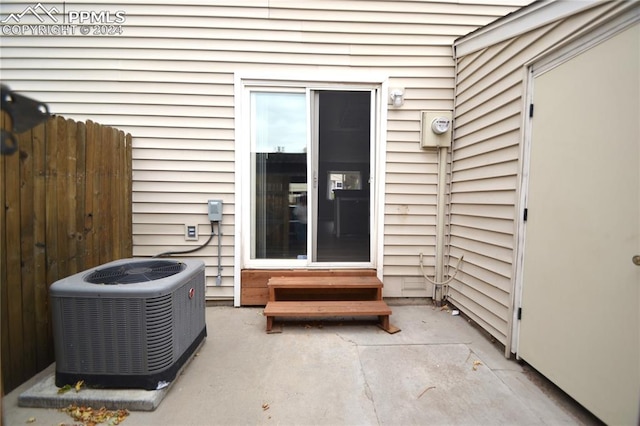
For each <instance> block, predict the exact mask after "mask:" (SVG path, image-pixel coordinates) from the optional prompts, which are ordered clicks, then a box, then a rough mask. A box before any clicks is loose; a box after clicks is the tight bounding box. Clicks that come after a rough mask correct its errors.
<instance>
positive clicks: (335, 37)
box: [0, 0, 528, 299]
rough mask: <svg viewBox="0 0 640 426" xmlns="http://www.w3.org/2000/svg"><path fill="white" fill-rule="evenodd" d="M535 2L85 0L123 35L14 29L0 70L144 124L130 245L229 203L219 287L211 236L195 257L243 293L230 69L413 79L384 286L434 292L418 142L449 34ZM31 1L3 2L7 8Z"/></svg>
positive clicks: (87, 112) (395, 173)
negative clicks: (213, 203)
mask: <svg viewBox="0 0 640 426" xmlns="http://www.w3.org/2000/svg"><path fill="white" fill-rule="evenodd" d="M483 3H484V4H483ZM525 3H528V2H527V1H524V0H513V1H507V2H505V1H503V0H500V1H498V0H496V1H495V4H494V2H493V1H491V0H487V1H486V2H477V1H474V2H470V3H469V4H459V2H458V1H438V2H426V1H295V2H294V1H273V0H270V1H266V0H264V1H226V2H224V1H214V2H211V1H190V2H189V3H188V4H179V3H175V2H168V1H160V0H158V1H146V0H145V1H139V2H136V3H135V4H130V3H128V2H125V1H117V2H110V3H102V2H98V3H91V4H90V5H82V9H91V10H94V11H100V10H109V11H112V12H113V11H116V10H122V11H124V12H125V13H126V21H125V22H124V24H123V27H122V28H123V34H122V35H119V36H112V37H100V36H86V37H84V36H80V35H75V36H70V37H14V36H3V37H2V64H1V65H0V66H1V71H2V80H3V83H5V84H8V85H9V86H10V87H11V88H12V89H13V90H16V91H19V92H22V93H25V94H27V95H29V96H33V97H34V98H36V99H38V100H41V101H43V102H46V103H48V104H49V106H50V109H51V111H52V112H54V113H56V114H59V115H64V116H66V117H69V118H73V119H75V120H84V119H91V120H93V121H96V122H99V123H102V124H106V125H112V126H115V127H118V128H120V129H122V130H124V131H126V132H129V133H131V134H132V135H133V179H134V182H133V191H134V193H133V203H134V204H133V233H134V235H133V243H134V255H135V256H152V255H154V254H157V253H159V252H162V251H165V250H181V249H190V248H193V247H195V244H194V243H193V242H189V241H185V240H184V225H185V224H197V225H198V226H199V232H200V242H204V241H205V236H206V234H207V233H208V232H209V223H208V221H207V217H206V201H207V200H208V199H210V198H211V199H213V198H215V199H217V198H219V199H222V200H223V201H224V209H223V212H224V217H223V225H222V232H223V237H222V265H223V268H224V269H223V279H222V285H221V286H218V287H217V286H215V277H216V274H217V258H216V257H215V256H216V255H217V245H216V244H215V240H214V242H213V243H214V244H213V245H211V246H209V247H207V248H206V249H204V250H203V251H200V252H196V253H193V254H191V255H189V256H193V257H199V258H202V259H203V260H204V261H205V263H206V265H207V269H206V272H207V297H208V298H209V299H227V298H232V297H233V283H234V274H238V273H239V271H235V270H234V252H235V247H234V229H235V226H234V220H235V217H234V216H235V212H236V209H237V207H236V206H234V200H235V191H236V189H237V187H236V182H237V181H238V178H239V177H238V176H236V174H235V170H236V167H235V136H236V127H237V126H238V125H239V123H235V120H234V117H235V115H234V75H235V74H236V73H242V74H244V75H247V74H249V73H257V74H259V73H264V72H268V73H271V74H274V73H278V72H282V73H286V74H289V75H290V74H292V73H295V74H298V75H304V74H314V75H319V74H331V73H339V72H342V71H351V72H353V71H354V70H356V71H357V70H359V71H362V72H363V75H364V74H365V73H367V74H368V73H372V74H376V75H387V76H388V77H389V87H403V88H405V90H406V102H405V105H404V106H403V107H402V108H400V109H397V110H394V109H392V110H390V111H389V113H388V123H386V129H387V133H386V139H387V145H386V146H387V153H386V161H387V163H386V176H385V179H386V190H385V192H386V204H385V207H384V234H385V235H384V237H382V236H381V239H382V240H383V241H384V253H385V257H384V261H383V267H384V274H385V292H386V294H385V295H386V296H403V295H410V296H414V295H417V296H424V295H430V293H428V292H427V291H426V290H425V289H424V286H422V288H420V289H418V290H416V282H422V281H421V274H420V271H419V268H418V265H417V259H418V254H419V253H420V252H424V254H425V264H426V265H427V268H426V269H427V272H428V273H429V274H433V263H434V245H435V222H436V221H435V211H436V209H435V205H436V199H435V198H436V196H435V194H436V173H437V167H436V162H437V159H436V155H435V154H434V153H428V152H425V151H422V150H420V148H419V143H418V141H419V135H420V123H419V119H420V113H419V111H420V110H424V109H451V108H452V107H453V90H454V63H453V61H452V58H451V45H452V43H453V41H454V40H455V39H456V38H457V37H459V36H461V35H464V34H467V33H469V32H470V31H473V30H475V29H476V28H478V27H480V26H482V25H485V24H487V23H489V22H491V21H493V20H494V19H496V18H498V17H500V16H502V15H505V14H507V13H509V12H512V11H513V10H515V9H516V8H517V7H518V6H521V5H524V4H525ZM44 4H45V5H48V4H49V3H47V2H44ZM30 5H33V3H29V2H13V1H3V2H2V5H1V6H0V7H1V11H2V18H4V17H5V16H6V14H7V13H10V12H20V11H22V10H24V9H25V8H26V7H27V6H30ZM56 5H57V6H59V5H60V4H59V3H56ZM66 8H67V10H70V9H74V8H78V9H79V8H80V6H79V5H74V4H71V3H67V4H66ZM404 282H408V283H409V285H408V287H407V288H409V291H403V286H404V284H403V283H404ZM419 287H420V286H419Z"/></svg>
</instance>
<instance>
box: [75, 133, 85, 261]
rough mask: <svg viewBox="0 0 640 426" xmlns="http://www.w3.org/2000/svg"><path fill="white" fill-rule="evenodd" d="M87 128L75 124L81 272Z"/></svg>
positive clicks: (78, 250) (77, 236)
mask: <svg viewBox="0 0 640 426" xmlns="http://www.w3.org/2000/svg"><path fill="white" fill-rule="evenodd" d="M86 132H87V126H86V125H85V124H84V123H77V127H76V142H77V147H76V185H77V188H76V215H75V234H74V238H75V240H76V247H77V253H78V262H77V269H78V271H82V270H84V269H85V264H86V256H87V241H86V240H87V239H86V227H85V208H86V185H87V174H86V161H87V157H86V155H87V147H86V143H87V138H86Z"/></svg>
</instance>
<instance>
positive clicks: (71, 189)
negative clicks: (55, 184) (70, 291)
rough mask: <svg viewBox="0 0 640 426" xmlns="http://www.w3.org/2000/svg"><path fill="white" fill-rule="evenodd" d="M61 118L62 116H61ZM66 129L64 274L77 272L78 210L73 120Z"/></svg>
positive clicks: (75, 145) (75, 135) (76, 144)
mask: <svg viewBox="0 0 640 426" xmlns="http://www.w3.org/2000/svg"><path fill="white" fill-rule="evenodd" d="M61 118H62V117H61ZM66 123H67V129H66V138H67V140H66V146H67V158H66V161H65V163H66V172H67V173H66V174H65V179H64V186H65V187H66V188H67V190H66V192H65V198H66V203H64V204H65V205H66V210H67V211H66V214H65V216H64V218H65V222H66V225H65V234H66V235H65V238H66V243H67V244H66V245H67V248H68V249H67V250H68V253H67V259H68V261H67V267H66V269H65V275H71V274H75V273H76V272H78V261H79V258H78V244H77V240H76V238H75V232H76V214H77V211H78V206H77V197H76V195H77V190H78V180H77V176H78V175H77V172H78V170H77V167H78V165H77V162H78V138H77V132H78V125H77V123H76V122H75V121H73V120H67V121H66Z"/></svg>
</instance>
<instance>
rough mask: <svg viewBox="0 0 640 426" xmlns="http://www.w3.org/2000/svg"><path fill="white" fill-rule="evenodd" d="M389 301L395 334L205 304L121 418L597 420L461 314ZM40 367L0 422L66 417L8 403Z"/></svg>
mask: <svg viewBox="0 0 640 426" xmlns="http://www.w3.org/2000/svg"><path fill="white" fill-rule="evenodd" d="M392 309H393V315H392V316H391V320H392V322H393V323H394V324H395V325H397V326H398V327H400V328H401V329H402V331H401V332H400V333H396V334H388V333H386V332H384V331H383V330H381V329H379V328H378V327H377V326H376V325H375V321H372V322H362V321H358V322H353V321H322V322H318V321H302V322H284V323H283V332H282V333H280V334H267V333H265V318H264V317H263V315H262V309H260V308H232V307H229V306H215V307H208V308H207V310H206V315H207V331H208V337H207V340H206V342H205V343H204V345H203V346H202V347H201V348H200V350H199V351H198V353H197V356H196V357H195V358H194V359H193V360H192V361H191V363H190V364H189V365H187V366H186V368H185V369H184V371H183V372H182V374H181V375H180V376H179V377H178V378H177V379H176V380H175V381H174V382H173V383H172V386H171V388H170V389H168V390H167V393H166V395H164V399H163V400H162V402H161V403H160V404H159V406H158V407H157V408H156V409H155V411H132V412H131V413H130V415H129V416H128V417H127V418H126V420H125V421H124V423H123V424H124V425H129V426H135V425H256V424H264V425H270V424H273V425H276V424H277V425H412V424H438V425H446V424H452V425H453V424H455V425H460V424H470V425H471V424H474V425H477V424H483V425H494V424H495V425H500V424H519V425H520V424H531V425H533V424H539V425H544V424H549V425H557V424H582V425H589V424H598V421H597V420H596V419H594V418H593V416H591V415H590V414H589V413H588V412H586V411H585V410H584V409H583V408H582V407H580V406H579V405H577V404H576V403H575V402H573V401H572V400H571V399H569V398H568V397H567V396H566V395H564V394H563V393H562V392H560V391H558V390H557V389H556V388H555V387H554V386H552V385H549V384H548V382H546V381H545V379H544V378H541V377H540V376H539V375H537V373H535V372H534V371H532V370H531V369H530V368H529V367H527V366H526V365H521V364H519V363H517V362H515V361H513V360H508V359H506V358H505V357H504V355H503V353H502V350H501V349H500V348H498V347H497V346H496V345H495V344H493V343H492V342H491V341H490V339H488V338H487V337H486V335H484V334H483V333H481V332H480V331H478V329H476V328H475V327H473V326H472V325H471V324H470V323H469V322H468V321H467V320H466V319H465V318H463V317H462V316H452V315H451V313H450V312H449V311H447V310H442V309H440V308H434V307H432V306H431V305H403V306H392ZM43 374H44V373H43ZM42 379H43V375H39V376H36V377H34V378H33V379H32V380H30V381H29V382H27V383H25V384H23V385H22V386H20V387H19V388H18V389H15V390H14V391H13V392H11V393H10V394H8V395H7V396H5V398H4V399H3V424H6V425H23V424H25V423H26V422H30V424H35V425H52V424H60V423H62V424H72V423H73V421H72V420H71V418H70V417H69V416H67V414H65V413H63V412H60V411H59V410H57V409H52V408H33V407H19V406H18V396H19V395H20V394H22V393H24V392H25V391H26V390H28V389H31V388H32V387H33V386H34V385H35V384H37V383H38V382H39V381H41V380H42ZM115 392H117V391H115ZM152 392H157V391H152ZM82 393H83V391H81V392H79V394H82ZM123 395H124V393H123ZM94 408H100V407H94Z"/></svg>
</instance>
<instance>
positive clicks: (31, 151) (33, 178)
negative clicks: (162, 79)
mask: <svg viewBox="0 0 640 426" xmlns="http://www.w3.org/2000/svg"><path fill="white" fill-rule="evenodd" d="M5 118H6V117H5ZM2 124H3V125H2V128H3V129H4V128H7V127H8V126H6V124H7V123H5V122H3V123H2ZM0 180H1V182H0V188H1V191H2V192H1V194H0V202H1V203H2V206H1V207H2V208H0V222H1V223H2V235H1V238H0V239H1V242H0V262H1V263H0V278H1V293H0V302H1V307H0V315H1V318H0V322H1V327H2V342H1V343H2V354H1V355H2V358H1V360H2V376H1V377H2V389H3V392H2V393H3V394H4V393H6V392H9V391H11V390H12V389H14V388H15V387H17V386H18V385H19V384H21V383H23V382H24V381H25V380H27V379H29V378H30V377H32V376H33V375H34V374H35V373H37V372H39V371H41V370H42V369H44V368H45V367H47V366H48V365H50V364H51V363H52V362H53V361H54V351H53V339H52V329H51V313H50V311H49V300H48V297H49V295H48V289H49V286H50V285H51V284H52V283H53V282H55V281H56V280H58V279H62V278H64V277H67V276H69V275H72V274H74V273H76V272H80V271H83V270H85V269H88V268H91V267H94V266H97V265H99V264H102V263H105V262H108V261H111V260H114V259H119V258H125V257H131V255H132V231H131V215H132V213H131V201H132V200H131V135H129V134H127V135H125V134H124V133H123V132H122V131H118V130H117V129H114V128H111V127H107V126H101V125H99V124H96V123H93V122H91V121H87V122H86V123H76V122H74V121H72V120H66V119H64V118H62V117H53V118H51V119H50V120H49V121H47V122H46V123H43V124H41V125H39V126H37V127H35V128H33V129H32V130H30V131H27V132H25V133H22V134H20V135H18V151H17V152H16V153H14V154H12V155H6V156H2V157H1V158H0Z"/></svg>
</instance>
